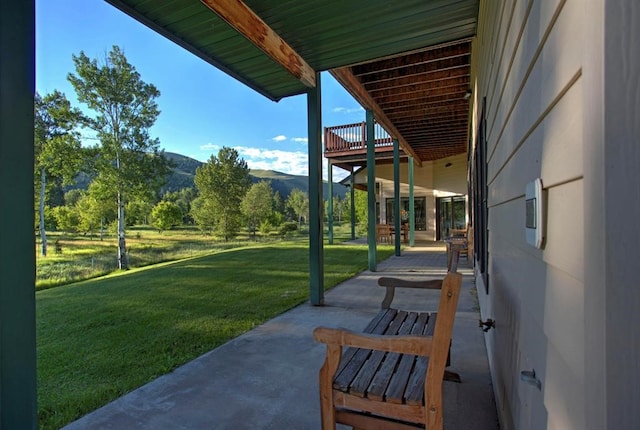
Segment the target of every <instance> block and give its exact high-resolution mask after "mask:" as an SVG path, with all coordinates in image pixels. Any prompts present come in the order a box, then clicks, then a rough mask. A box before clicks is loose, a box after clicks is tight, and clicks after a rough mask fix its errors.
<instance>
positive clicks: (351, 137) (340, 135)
mask: <svg viewBox="0 0 640 430" xmlns="http://www.w3.org/2000/svg"><path fill="white" fill-rule="evenodd" d="M366 126H367V124H366V123H365V122H360V123H356V124H346V125H337V126H333V127H325V129H324V154H325V157H328V158H330V157H331V156H336V155H339V154H343V155H346V154H353V153H366V151H367V127H366ZM374 145H375V149H376V152H380V151H390V150H392V149H393V139H392V138H391V136H389V134H388V133H387V132H386V130H385V129H384V128H382V126H381V125H380V124H378V123H375V124H374Z"/></svg>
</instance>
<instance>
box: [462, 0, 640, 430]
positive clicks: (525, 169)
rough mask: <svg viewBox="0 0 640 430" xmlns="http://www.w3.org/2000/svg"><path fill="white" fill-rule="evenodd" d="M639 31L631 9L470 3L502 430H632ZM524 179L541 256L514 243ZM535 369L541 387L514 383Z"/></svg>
mask: <svg viewBox="0 0 640 430" xmlns="http://www.w3.org/2000/svg"><path fill="white" fill-rule="evenodd" d="M639 27H640V4H638V2H634V1H632V0H624V1H613V0H597V1H589V2H583V1H580V0H566V1H548V0H532V1H507V0H505V1H485V2H481V6H480V24H479V29H478V36H477V38H476V40H475V41H474V46H473V52H474V63H473V72H472V73H473V76H472V80H473V82H474V88H473V93H474V99H475V100H474V101H475V103H474V115H473V121H474V126H473V127H472V130H473V131H474V133H473V135H472V140H473V141H474V142H476V141H477V140H478V139H477V138H478V136H477V135H476V134H477V129H478V124H479V122H480V118H481V115H482V114H483V112H482V110H481V108H480V106H482V100H483V98H486V112H484V117H485V118H486V141H487V187H488V200H487V203H486V204H487V208H488V221H487V228H488V231H489V233H488V238H489V240H488V269H487V271H488V277H487V279H488V285H485V282H484V279H485V277H484V276H481V274H480V273H477V276H476V280H477V285H478V291H479V300H480V305H481V313H482V316H483V318H494V319H495V320H496V321H497V327H496V329H495V330H491V331H489V332H488V333H487V334H486V335H485V339H486V343H487V349H488V354H489V360H490V363H491V369H492V375H493V379H494V390H495V393H496V401H497V403H498V409H499V414H500V420H501V424H502V428H505V429H604V428H612V429H613V428H625V429H627V428H629V429H630V428H640V411H639V410H638V406H637V405H639V404H640V390H638V388H637V387H638V386H639V384H640V354H639V351H640V340H639V337H640V335H639V333H638V332H639V331H638V329H637V327H640V317H639V316H638V315H639V313H638V311H637V309H638V308H639V307H640V292H639V288H638V284H639V281H638V275H637V272H636V273H635V274H634V270H633V267H635V263H634V262H632V261H630V260H629V258H630V257H631V256H635V255H637V244H638V243H639V240H640V227H638V221H637V219H638V216H639V215H640V180H639V175H638V174H637V171H638V170H637V169H638V167H637V166H638V165H640V90H639V88H640V54H639V53H640V46H639V44H640V42H638V41H640V30H639ZM537 177H540V178H541V179H542V182H543V186H544V194H545V196H546V200H547V205H546V211H545V214H546V235H545V236H546V241H545V244H544V246H543V248H542V249H536V248H534V247H533V246H531V245H529V244H528V243H527V242H526V240H525V233H524V213H525V197H524V191H525V186H526V184H527V183H528V182H530V181H532V180H533V179H535V178H537ZM475 227H476V228H478V226H475ZM476 270H478V269H476ZM634 275H635V276H634ZM487 291H488V292H487ZM534 369H535V372H536V376H537V377H538V378H539V379H540V381H541V383H542V387H541V390H538V389H537V388H536V387H535V386H532V385H529V384H526V383H525V382H523V381H522V380H521V378H520V374H521V372H522V371H525V370H534Z"/></svg>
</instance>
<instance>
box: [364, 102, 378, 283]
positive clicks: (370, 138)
mask: <svg viewBox="0 0 640 430" xmlns="http://www.w3.org/2000/svg"><path fill="white" fill-rule="evenodd" d="M366 117H367V126H366V127H367V133H366V140H367V208H368V211H367V214H368V216H367V220H368V226H367V238H368V240H367V242H369V270H370V271H372V272H375V271H376V260H377V256H376V148H375V138H376V137H375V130H374V123H373V111H372V110H370V109H367V115H366Z"/></svg>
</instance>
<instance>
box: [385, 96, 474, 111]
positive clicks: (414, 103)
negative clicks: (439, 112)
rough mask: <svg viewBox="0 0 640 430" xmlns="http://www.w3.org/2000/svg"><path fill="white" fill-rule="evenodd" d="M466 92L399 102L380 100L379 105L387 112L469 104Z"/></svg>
mask: <svg viewBox="0 0 640 430" xmlns="http://www.w3.org/2000/svg"><path fill="white" fill-rule="evenodd" d="M464 93H465V91H458V92H450V93H445V94H442V95H439V96H430V97H417V96H416V97H406V98H402V99H399V100H388V99H379V100H378V104H379V105H380V107H381V108H382V109H384V110H385V111H386V110H387V109H390V110H393V109H397V108H407V109H408V108H410V107H411V108H414V109H420V108H423V107H430V106H436V105H439V104H452V103H454V102H464V103H466V104H468V102H467V101H466V100H464Z"/></svg>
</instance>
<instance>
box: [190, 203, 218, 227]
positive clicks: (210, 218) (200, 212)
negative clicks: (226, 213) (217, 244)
mask: <svg viewBox="0 0 640 430" xmlns="http://www.w3.org/2000/svg"><path fill="white" fill-rule="evenodd" d="M190 215H191V216H192V217H193V220H194V221H195V222H196V225H197V226H198V228H199V229H200V231H202V232H203V233H208V232H211V231H212V230H213V228H214V226H215V225H216V217H215V215H214V209H213V203H212V201H211V200H207V199H204V198H203V197H197V198H196V199H195V200H193V201H192V202H191V212H190Z"/></svg>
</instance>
